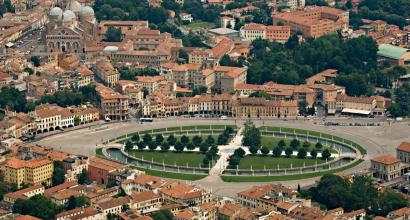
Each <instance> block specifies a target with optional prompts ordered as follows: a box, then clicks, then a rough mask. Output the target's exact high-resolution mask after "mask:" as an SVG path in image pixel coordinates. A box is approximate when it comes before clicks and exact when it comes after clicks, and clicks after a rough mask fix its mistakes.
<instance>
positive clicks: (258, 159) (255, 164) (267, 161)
mask: <svg viewBox="0 0 410 220" xmlns="http://www.w3.org/2000/svg"><path fill="white" fill-rule="evenodd" d="M316 161H317V164H321V163H325V162H326V161H325V160H322V159H320V158H317V159H312V158H306V159H299V158H296V157H291V158H286V157H272V156H266V157H265V156H245V157H244V158H242V159H241V161H240V162H239V169H250V168H251V165H252V169H254V170H255V169H259V170H262V169H264V166H266V169H277V168H278V164H279V168H280V169H283V168H290V164H292V167H294V168H295V167H303V164H305V166H313V165H315V164H316Z"/></svg>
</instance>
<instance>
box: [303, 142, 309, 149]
mask: <svg viewBox="0 0 410 220" xmlns="http://www.w3.org/2000/svg"><path fill="white" fill-rule="evenodd" d="M302 147H303V148H305V149H308V148H309V147H310V143H309V142H307V141H305V142H303V145H302Z"/></svg>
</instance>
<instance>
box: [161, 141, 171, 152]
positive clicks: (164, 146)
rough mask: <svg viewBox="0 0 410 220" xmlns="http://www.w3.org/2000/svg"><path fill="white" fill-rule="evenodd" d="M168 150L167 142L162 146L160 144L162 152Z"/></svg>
mask: <svg viewBox="0 0 410 220" xmlns="http://www.w3.org/2000/svg"><path fill="white" fill-rule="evenodd" d="M169 148H170V146H169V144H168V142H167V141H164V142H162V144H161V150H162V151H164V152H166V151H168V150H169Z"/></svg>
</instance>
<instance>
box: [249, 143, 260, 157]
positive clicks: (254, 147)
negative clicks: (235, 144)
mask: <svg viewBox="0 0 410 220" xmlns="http://www.w3.org/2000/svg"><path fill="white" fill-rule="evenodd" d="M259 149H260V147H259V146H255V145H253V146H250V147H249V151H250V152H251V154H252V155H255V154H257V153H258V151H259Z"/></svg>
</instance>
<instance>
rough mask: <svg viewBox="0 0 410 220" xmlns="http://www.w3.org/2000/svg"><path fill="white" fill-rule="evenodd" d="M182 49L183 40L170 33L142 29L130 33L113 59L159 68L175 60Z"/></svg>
mask: <svg viewBox="0 0 410 220" xmlns="http://www.w3.org/2000/svg"><path fill="white" fill-rule="evenodd" d="M181 47H182V40H181V39H175V38H172V35H171V34H169V33H160V32H159V31H158V30H150V29H146V28H142V29H139V30H136V31H131V32H129V34H127V35H126V36H125V39H124V40H123V41H122V42H121V44H120V46H119V50H118V51H115V52H113V53H112V54H111V58H112V59H115V60H119V61H122V62H131V63H138V64H140V65H145V66H149V67H156V68H158V67H159V66H161V65H162V64H164V63H167V62H169V61H173V60H175V59H176V58H177V51H179V48H181Z"/></svg>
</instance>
